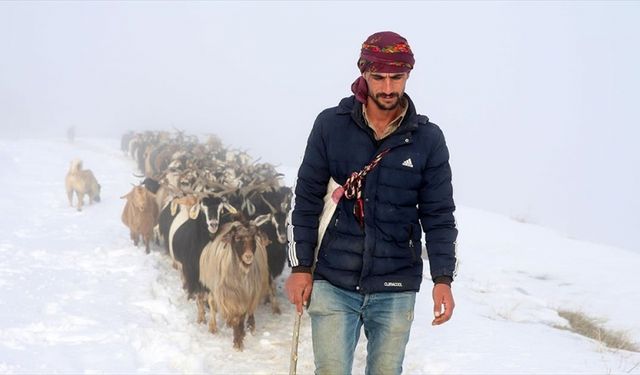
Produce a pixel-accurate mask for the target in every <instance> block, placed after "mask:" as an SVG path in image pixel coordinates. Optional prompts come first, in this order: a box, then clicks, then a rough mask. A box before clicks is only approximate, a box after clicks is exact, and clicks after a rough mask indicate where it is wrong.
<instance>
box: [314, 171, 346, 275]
mask: <svg viewBox="0 0 640 375" xmlns="http://www.w3.org/2000/svg"><path fill="white" fill-rule="evenodd" d="M341 189H342V186H341V185H340V184H339V183H337V182H336V180H334V179H333V177H332V178H329V183H328V184H327V194H325V196H324V206H323V207H322V212H321V213H320V221H319V223H318V242H317V244H316V250H315V255H314V262H313V268H315V265H316V262H317V261H318V251H319V250H320V244H322V238H323V237H324V232H326V230H327V227H328V226H329V222H330V221H331V218H332V217H333V213H334V212H335V211H336V207H337V206H338V202H339V201H340V198H341V197H342V191H340V190H341ZM336 190H338V191H337V192H336ZM334 193H335V194H334Z"/></svg>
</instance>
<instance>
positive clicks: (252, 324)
mask: <svg viewBox="0 0 640 375" xmlns="http://www.w3.org/2000/svg"><path fill="white" fill-rule="evenodd" d="M247 330H248V331H249V332H251V334H252V335H255V333H256V318H255V316H254V315H253V314H249V317H248V318H247Z"/></svg>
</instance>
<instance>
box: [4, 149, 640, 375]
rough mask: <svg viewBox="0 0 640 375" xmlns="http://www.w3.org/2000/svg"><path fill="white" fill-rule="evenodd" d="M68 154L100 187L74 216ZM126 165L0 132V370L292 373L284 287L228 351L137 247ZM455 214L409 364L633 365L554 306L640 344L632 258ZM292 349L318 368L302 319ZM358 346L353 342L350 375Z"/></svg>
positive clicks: (638, 292) (555, 368) (109, 153)
mask: <svg viewBox="0 0 640 375" xmlns="http://www.w3.org/2000/svg"><path fill="white" fill-rule="evenodd" d="M76 157H79V158H81V159H82V160H83V161H84V166H85V168H90V169H92V170H93V172H94V173H95V175H96V177H97V178H98V181H99V182H100V184H101V185H102V202H100V203H98V204H96V205H91V206H88V205H87V206H85V208H84V210H83V211H82V212H77V211H76V210H75V209H73V208H70V207H69V206H68V203H67V199H66V196H65V193H64V176H65V173H66V171H67V168H68V165H69V162H70V160H71V159H73V158H76ZM134 171H135V170H134V163H133V161H132V160H130V159H128V158H127V157H126V156H124V155H123V154H122V153H121V152H120V150H119V141H118V140H116V139H110V140H96V139H79V140H77V141H76V143H75V144H69V143H67V142H66V141H63V140H6V139H4V140H0V205H1V206H2V208H3V215H2V216H1V217H0V225H1V228H2V236H1V237H0V373H96V372H97V373H158V372H162V373H215V374H231V373H233V374H245V373H247V374H249V373H250V374H274V373H288V366H289V350H290V346H289V345H290V340H291V330H292V326H293V319H294V315H293V308H291V307H290V305H289V304H288V302H287V301H286V298H285V297H284V296H283V294H282V293H280V295H279V298H280V300H281V305H282V306H283V307H284V309H283V310H284V312H283V314H282V315H281V316H275V315H272V314H271V311H270V308H269V307H268V306H262V307H261V308H259V310H258V312H257V314H256V327H257V330H256V334H255V336H251V335H248V336H247V338H246V340H245V350H244V352H236V351H234V350H233V348H232V332H231V330H230V329H229V328H228V327H224V326H221V330H220V332H219V333H218V334H217V335H215V336H214V335H211V334H210V333H208V332H207V329H206V326H204V325H199V324H196V323H195V321H196V306H195V302H193V301H187V299H186V296H185V294H184V292H183V290H182V287H181V282H180V277H179V275H178V273H177V271H176V270H174V269H173V268H172V267H171V262H170V261H169V259H168V257H167V255H165V254H164V253H163V251H161V250H160V249H157V248H156V249H154V251H152V252H151V254H149V255H145V253H144V250H143V249H142V248H135V247H134V246H133V245H132V244H131V242H130V240H129V237H128V231H127V230H126V228H125V227H124V225H123V224H122V223H121V222H120V213H121V210H122V207H123V200H121V199H120V196H122V195H124V194H125V193H126V192H127V191H129V190H130V188H131V183H136V182H137V181H138V179H136V178H135V177H133V176H132V172H134ZM289 171H295V168H287V169H286V172H287V173H289ZM287 177H288V180H291V176H287ZM457 220H458V224H459V228H460V238H459V245H458V249H459V250H458V251H459V258H460V266H459V277H458V279H457V280H456V281H455V283H454V296H455V297H456V303H457V307H456V310H455V313H454V317H453V319H452V321H450V322H449V323H447V324H445V325H444V326H441V327H435V328H434V327H432V326H431V324H430V323H431V319H432V312H431V311H432V302H431V296H430V287H431V283H430V281H429V280H425V283H424V284H423V291H422V292H421V293H420V294H419V295H418V302H417V307H416V314H415V316H416V318H415V322H414V329H413V331H412V336H411V340H410V342H409V346H408V349H407V356H406V360H405V373H407V374H426V373H429V374H440V373H442V374H451V373H456V374H461V373H462V374H479V373H482V374H487V373H489V374H493V373H504V374H507V373H509V374H513V373H536V374H539V373H554V374H555V373H585V374H586V373H589V374H592V373H601V374H604V373H631V374H640V353H635V352H630V351H625V350H615V349H609V348H606V347H605V346H604V345H602V344H601V343H599V342H597V341H595V340H592V339H588V338H585V337H583V336H580V335H578V334H575V333H572V332H570V331H569V330H563V329H559V328H554V326H560V327H567V326H568V323H567V321H566V320H565V319H563V318H561V317H560V316H559V315H558V310H569V311H579V312H582V313H584V314H587V315H589V316H593V317H597V318H602V319H605V320H606V323H604V326H605V327H607V328H609V329H612V330H618V331H624V332H626V333H627V334H628V336H629V338H630V339H631V341H633V342H635V343H640V318H639V317H640V276H638V275H639V270H640V255H639V254H637V253H633V252H630V251H626V250H622V249H617V248H612V247H605V246H599V245H594V244H590V243H586V242H580V241H576V240H571V239H567V238H564V237H562V236H561V235H559V234H557V233H554V232H552V231H549V230H547V229H544V228H541V227H537V226H532V225H528V224H524V223H519V222H516V221H514V220H511V219H509V218H505V217H503V216H498V215H494V214H490V213H486V212H482V211H478V210H474V209H470V208H465V207H461V208H459V209H458V212H457ZM612 225H613V223H612ZM285 272H286V271H285ZM285 276H286V275H283V277H281V278H280V279H279V287H280V291H281V290H282V284H283V281H284V277H285ZM299 353H300V360H299V363H298V372H299V373H301V374H309V373H312V372H313V366H312V363H313V357H312V353H311V338H310V325H309V320H308V317H307V316H304V317H303V323H302V328H301V338H300V349H299ZM364 357H365V346H364V345H363V343H362V342H361V343H360V345H359V347H358V353H357V356H356V362H355V364H354V373H356V374H357V373H363V371H364Z"/></svg>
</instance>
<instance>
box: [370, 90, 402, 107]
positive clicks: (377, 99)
mask: <svg viewBox="0 0 640 375" xmlns="http://www.w3.org/2000/svg"><path fill="white" fill-rule="evenodd" d="M369 97H370V98H371V100H373V102H374V103H376V106H377V107H378V109H381V110H383V111H393V110H395V109H396V108H398V106H399V105H400V94H399V93H397V92H393V93H391V94H389V95H386V94H382V93H379V94H376V95H375V96H374V95H371V94H369ZM391 97H393V98H396V101H395V102H393V103H391V104H385V103H382V102H381V101H380V98H391Z"/></svg>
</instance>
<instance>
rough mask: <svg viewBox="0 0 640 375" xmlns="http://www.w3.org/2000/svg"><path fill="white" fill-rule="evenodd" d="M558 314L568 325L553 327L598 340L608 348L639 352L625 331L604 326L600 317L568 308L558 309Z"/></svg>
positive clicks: (639, 349)
mask: <svg viewBox="0 0 640 375" xmlns="http://www.w3.org/2000/svg"><path fill="white" fill-rule="evenodd" d="M558 315H560V317H561V318H564V319H566V320H567V322H569V327H561V326H555V328H558V329H564V330H568V331H571V332H574V333H577V334H579V335H582V336H585V337H588V338H591V339H594V340H597V341H600V342H601V343H603V344H604V345H605V346H607V347H609V348H613V349H622V350H628V351H631V352H640V348H638V345H637V344H635V343H634V342H632V341H631V340H630V339H629V335H628V334H627V333H626V332H623V331H614V330H610V329H607V328H604V327H603V326H602V324H603V321H602V320H601V319H596V318H592V317H590V316H588V315H586V314H585V313H582V312H578V311H568V310H558Z"/></svg>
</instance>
